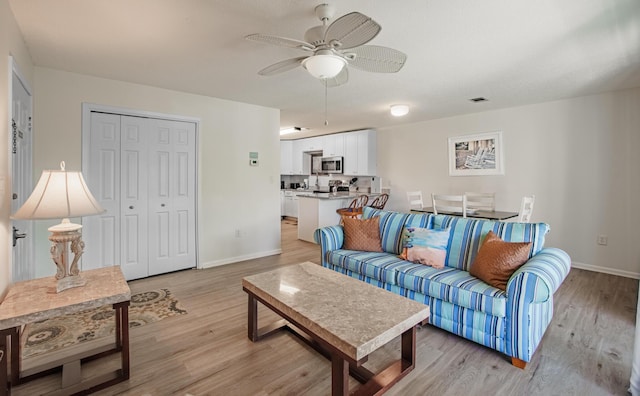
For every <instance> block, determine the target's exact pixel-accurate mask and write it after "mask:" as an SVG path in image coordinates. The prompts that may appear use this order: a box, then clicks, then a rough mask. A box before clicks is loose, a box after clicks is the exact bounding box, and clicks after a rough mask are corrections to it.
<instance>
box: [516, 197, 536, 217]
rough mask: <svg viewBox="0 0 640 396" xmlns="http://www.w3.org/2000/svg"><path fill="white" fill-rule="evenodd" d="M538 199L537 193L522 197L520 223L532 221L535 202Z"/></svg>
mask: <svg viewBox="0 0 640 396" xmlns="http://www.w3.org/2000/svg"><path fill="white" fill-rule="evenodd" d="M535 201H536V196H535V195H529V196H524V197H522V203H521V204H520V214H519V216H518V221H519V222H520V223H529V222H531V214H532V213H533V204H534V203H535Z"/></svg>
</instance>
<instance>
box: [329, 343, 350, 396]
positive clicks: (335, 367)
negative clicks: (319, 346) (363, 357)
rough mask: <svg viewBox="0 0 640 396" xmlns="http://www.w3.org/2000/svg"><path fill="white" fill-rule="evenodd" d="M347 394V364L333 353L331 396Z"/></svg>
mask: <svg viewBox="0 0 640 396" xmlns="http://www.w3.org/2000/svg"><path fill="white" fill-rule="evenodd" d="M348 394H349V363H347V361H346V360H344V359H343V358H342V357H340V356H338V355H337V354H335V353H332V354H331V396H344V395H348Z"/></svg>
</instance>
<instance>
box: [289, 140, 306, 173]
mask: <svg viewBox="0 0 640 396" xmlns="http://www.w3.org/2000/svg"><path fill="white" fill-rule="evenodd" d="M304 140H306V139H300V140H294V141H293V148H292V150H291V173H290V174H291V175H304V173H303V172H304V168H303V166H302V158H303V156H304V151H305V150H304V147H305V144H304V142H303V141H304Z"/></svg>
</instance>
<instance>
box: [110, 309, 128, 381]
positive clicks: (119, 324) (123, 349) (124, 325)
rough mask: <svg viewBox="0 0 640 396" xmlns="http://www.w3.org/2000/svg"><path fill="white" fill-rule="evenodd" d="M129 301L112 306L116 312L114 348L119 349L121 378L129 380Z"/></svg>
mask: <svg viewBox="0 0 640 396" xmlns="http://www.w3.org/2000/svg"><path fill="white" fill-rule="evenodd" d="M129 304H130V302H129V301H124V302H121V303H118V304H114V305H113V308H114V309H115V310H116V347H118V348H120V356H121V359H122V376H123V378H124V379H125V380H127V379H129V376H130V373H131V366H130V360H129Z"/></svg>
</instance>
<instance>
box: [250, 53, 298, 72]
mask: <svg viewBox="0 0 640 396" xmlns="http://www.w3.org/2000/svg"><path fill="white" fill-rule="evenodd" d="M307 58H308V57H307V56H301V57H298V58H291V59H286V60H283V61H281V62H278V63H274V64H273V65H271V66H267V67H265V68H264V69H262V70H260V71H259V72H258V74H259V75H261V76H273V75H274V74H279V73H283V72H286V71H288V70H291V69H295V68H296V67H298V66H300V63H302V61H303V60H304V59H307Z"/></svg>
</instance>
